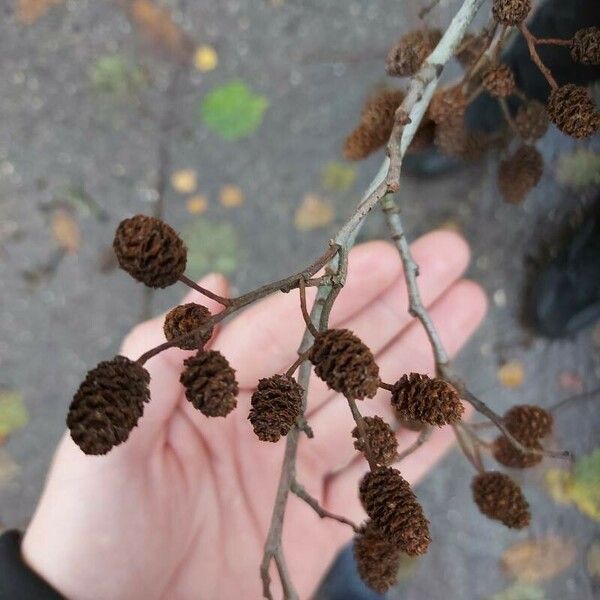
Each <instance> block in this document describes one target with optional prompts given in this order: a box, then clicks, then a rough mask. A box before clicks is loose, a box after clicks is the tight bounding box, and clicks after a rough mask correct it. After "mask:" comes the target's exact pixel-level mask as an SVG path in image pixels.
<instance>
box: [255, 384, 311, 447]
mask: <svg viewBox="0 0 600 600" xmlns="http://www.w3.org/2000/svg"><path fill="white" fill-rule="evenodd" d="M251 405H252V408H250V414H249V415H248V419H249V420H250V423H252V427H253V428H254V433H255V434H256V435H257V436H258V438H259V439H260V440H262V441H264V442H276V441H277V440H279V438H280V437H281V436H284V435H287V434H288V433H289V431H290V429H291V428H292V426H293V425H294V423H295V422H296V419H297V418H298V417H299V416H300V413H301V412H302V387H301V386H300V385H299V384H298V382H297V381H296V380H295V379H294V378H293V377H290V376H289V375H273V376H272V377H268V378H265V379H261V380H260V381H259V382H258V387H257V389H256V391H255V392H254V394H252V399H251Z"/></svg>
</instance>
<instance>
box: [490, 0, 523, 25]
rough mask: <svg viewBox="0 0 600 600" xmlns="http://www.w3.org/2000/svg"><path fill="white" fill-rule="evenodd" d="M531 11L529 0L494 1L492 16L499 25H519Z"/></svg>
mask: <svg viewBox="0 0 600 600" xmlns="http://www.w3.org/2000/svg"><path fill="white" fill-rule="evenodd" d="M530 10H531V0H494V4H493V5H492V14H493V15H494V19H495V20H496V21H497V22H498V23H500V24H501V25H520V24H521V23H522V22H523V21H524V20H525V19H526V18H527V15H528V14H529V11H530Z"/></svg>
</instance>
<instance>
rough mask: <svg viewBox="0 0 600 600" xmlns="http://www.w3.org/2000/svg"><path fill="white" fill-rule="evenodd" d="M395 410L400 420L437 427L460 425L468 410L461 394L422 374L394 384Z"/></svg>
mask: <svg viewBox="0 0 600 600" xmlns="http://www.w3.org/2000/svg"><path fill="white" fill-rule="evenodd" d="M392 406H393V407H394V408H395V409H396V411H397V413H398V416H399V417H400V418H401V419H409V420H412V421H421V422H422V423H429V424H430V425H437V426H438V427H441V426H442V425H446V424H453V423H458V422H459V421H460V420H461V418H462V414H463V412H464V410H465V409H464V406H463V405H462V402H461V401H460V396H459V395H458V392H457V391H456V390H455V389H454V388H453V387H452V386H451V385H450V384H449V383H448V382H446V381H444V380H443V379H438V378H434V379H431V378H430V377H428V376H427V375H421V374H419V373H410V374H409V375H403V376H402V377H401V378H400V379H399V380H398V381H397V382H396V383H395V384H394V389H393V391H392Z"/></svg>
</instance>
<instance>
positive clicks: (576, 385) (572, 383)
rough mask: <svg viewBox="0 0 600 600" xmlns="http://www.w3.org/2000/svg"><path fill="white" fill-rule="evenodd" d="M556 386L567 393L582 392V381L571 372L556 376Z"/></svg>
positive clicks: (562, 372)
mask: <svg viewBox="0 0 600 600" xmlns="http://www.w3.org/2000/svg"><path fill="white" fill-rule="evenodd" d="M558 385H559V386H560V388H561V389H563V390H567V391H569V392H576V393H580V392H583V380H582V379H581V376H580V375H579V374H578V373H574V372H573V371H561V372H560V373H559V374H558Z"/></svg>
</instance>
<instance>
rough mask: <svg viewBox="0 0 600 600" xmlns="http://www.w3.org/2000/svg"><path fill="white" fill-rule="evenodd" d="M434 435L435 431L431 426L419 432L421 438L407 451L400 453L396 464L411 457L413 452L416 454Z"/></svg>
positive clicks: (395, 460)
mask: <svg viewBox="0 0 600 600" xmlns="http://www.w3.org/2000/svg"><path fill="white" fill-rule="evenodd" d="M432 433H433V429H432V428H431V427H429V426H425V427H423V429H421V431H420V432H419V436H418V437H417V439H416V440H415V441H414V442H413V443H412V444H411V445H410V446H409V447H408V448H406V449H405V450H403V451H402V452H399V453H398V454H397V455H396V458H395V459H394V462H400V461H403V460H404V459H405V458H406V457H407V456H410V455H411V454H412V453H413V452H416V451H417V450H418V449H419V448H420V447H421V446H422V445H423V444H424V443H425V442H426V441H427V440H429V438H430V437H431V434H432Z"/></svg>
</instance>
